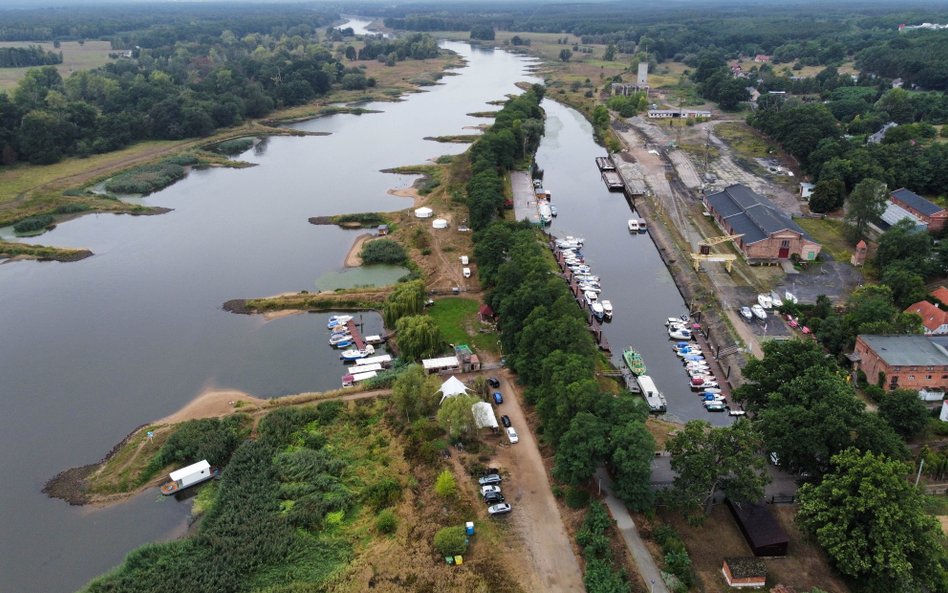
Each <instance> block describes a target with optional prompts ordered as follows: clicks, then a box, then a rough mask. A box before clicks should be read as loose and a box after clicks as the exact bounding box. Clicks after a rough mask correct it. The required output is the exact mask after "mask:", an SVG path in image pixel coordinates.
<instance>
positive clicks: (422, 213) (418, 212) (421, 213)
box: [415, 206, 434, 218]
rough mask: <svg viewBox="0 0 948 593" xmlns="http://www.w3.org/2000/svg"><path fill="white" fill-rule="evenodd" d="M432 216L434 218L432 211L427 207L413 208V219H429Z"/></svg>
mask: <svg viewBox="0 0 948 593" xmlns="http://www.w3.org/2000/svg"><path fill="white" fill-rule="evenodd" d="M432 216H434V210H432V209H431V208H428V207H427V206H422V207H421V208H415V218H431V217H432Z"/></svg>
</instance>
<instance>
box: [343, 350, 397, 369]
mask: <svg viewBox="0 0 948 593" xmlns="http://www.w3.org/2000/svg"><path fill="white" fill-rule="evenodd" d="M390 362H392V355H391V354H380V355H378V356H369V357H366V358H360V359H359V360H357V361H355V364H354V365H352V368H353V370H355V369H358V368H359V367H362V366H365V365H368V364H380V365H383V366H384V365H386V364H389V363H390Z"/></svg>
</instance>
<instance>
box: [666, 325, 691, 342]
mask: <svg viewBox="0 0 948 593" xmlns="http://www.w3.org/2000/svg"><path fill="white" fill-rule="evenodd" d="M668 337H669V338H671V339H673V340H690V339H691V330H687V329H684V328H681V329H671V328H669V330H668Z"/></svg>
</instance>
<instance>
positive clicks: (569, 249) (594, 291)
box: [555, 237, 613, 320]
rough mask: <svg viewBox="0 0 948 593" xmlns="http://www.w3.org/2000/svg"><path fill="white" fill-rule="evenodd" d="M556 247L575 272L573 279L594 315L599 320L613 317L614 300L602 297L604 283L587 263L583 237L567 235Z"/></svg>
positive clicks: (569, 267)
mask: <svg viewBox="0 0 948 593" xmlns="http://www.w3.org/2000/svg"><path fill="white" fill-rule="evenodd" d="M555 245H556V249H557V250H558V251H559V254H560V256H561V257H562V259H563V264H564V265H565V266H566V267H567V268H568V269H569V270H570V272H572V273H573V280H575V281H576V282H577V287H578V288H579V290H580V291H581V292H582V294H583V301H584V302H585V303H586V306H587V307H589V310H590V311H592V314H593V317H595V318H596V319H599V320H603V319H605V320H610V319H612V312H613V309H612V302H610V301H608V300H605V299H600V298H599V295H600V294H602V285H601V284H600V283H599V276H595V275H593V273H592V268H590V267H589V265H587V264H586V259H585V257H583V252H582V251H581V248H582V246H583V239H582V238H581V237H580V238H577V237H566V238H565V239H557V240H556V243H555Z"/></svg>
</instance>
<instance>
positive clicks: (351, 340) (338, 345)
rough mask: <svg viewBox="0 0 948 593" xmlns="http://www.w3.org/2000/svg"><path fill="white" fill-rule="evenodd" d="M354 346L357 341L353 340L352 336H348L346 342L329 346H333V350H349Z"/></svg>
mask: <svg viewBox="0 0 948 593" xmlns="http://www.w3.org/2000/svg"><path fill="white" fill-rule="evenodd" d="M353 344H355V341H354V340H353V339H352V337H351V336H346V339H345V340H340V341H338V342H330V343H329V345H330V346H332V347H333V348H348V347H349V346H352V345H353Z"/></svg>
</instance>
